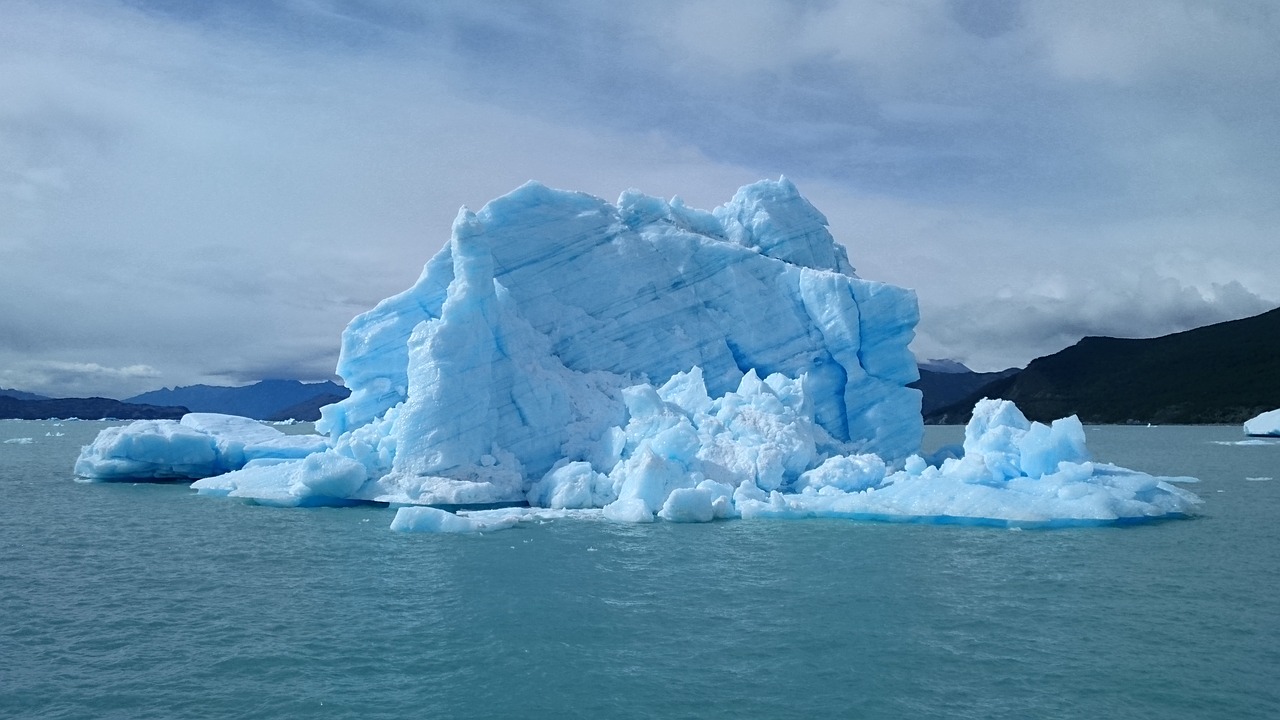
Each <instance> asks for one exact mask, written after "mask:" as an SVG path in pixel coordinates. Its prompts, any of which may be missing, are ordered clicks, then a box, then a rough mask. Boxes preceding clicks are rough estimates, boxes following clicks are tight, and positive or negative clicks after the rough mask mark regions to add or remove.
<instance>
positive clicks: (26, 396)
mask: <svg viewBox="0 0 1280 720" xmlns="http://www.w3.org/2000/svg"><path fill="white" fill-rule="evenodd" d="M0 397H10V398H14V399H15V400H51V399H52V398H50V397H46V396H44V395H37V394H35V393H29V392H23V391H21V390H8V389H5V388H0Z"/></svg>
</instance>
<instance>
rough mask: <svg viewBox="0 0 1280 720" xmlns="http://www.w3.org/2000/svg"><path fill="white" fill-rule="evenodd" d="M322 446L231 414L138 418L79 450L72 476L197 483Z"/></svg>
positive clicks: (320, 441) (317, 438)
mask: <svg viewBox="0 0 1280 720" xmlns="http://www.w3.org/2000/svg"><path fill="white" fill-rule="evenodd" d="M326 447H327V441H326V439H325V438H324V437H322V436H319V435H285V434H284V433H282V432H280V431H279V430H276V429H275V428H273V427H269V426H267V425H264V424H263V423H260V422H258V421H256V420H250V419H248V418H242V417H237V416H234V415H220V414H216V413H188V414H187V415H184V416H183V417H182V420H181V421H174V420H138V421H135V422H132V423H130V424H128V425H121V426H115V427H109V428H106V429H105V430H103V431H102V432H100V433H98V437H97V438H95V439H94V441H93V443H92V444H91V445H86V446H85V447H84V448H83V449H81V451H80V457H79V458H78V459H77V460H76V465H75V472H76V474H77V475H79V476H81V477H83V478H87V479H90V480H136V479H196V478H205V477H211V476H215V475H220V474H222V473H226V472H230V471H232V470H238V469H240V468H242V467H244V466H245V465H246V464H247V463H249V462H250V461H255V460H267V459H290V458H302V457H306V456H308V455H310V454H312V453H316V452H320V451H322V450H324V449H325V448H326Z"/></svg>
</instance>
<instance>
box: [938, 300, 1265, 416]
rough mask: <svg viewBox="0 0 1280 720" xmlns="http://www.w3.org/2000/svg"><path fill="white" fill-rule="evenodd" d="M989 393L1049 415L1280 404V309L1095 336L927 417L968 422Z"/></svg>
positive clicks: (1205, 411) (1192, 411) (1219, 412)
mask: <svg viewBox="0 0 1280 720" xmlns="http://www.w3.org/2000/svg"><path fill="white" fill-rule="evenodd" d="M982 397H991V398H1002V399H1005V400H1012V401H1014V402H1015V403H1017V404H1018V407H1019V408H1020V409H1021V410H1022V412H1023V414H1025V415H1026V416H1027V417H1028V418H1029V419H1031V420H1039V421H1042V422H1047V421H1049V420H1053V419H1056V418H1060V417H1065V416H1067V415H1076V416H1078V417H1079V418H1080V420H1081V421H1082V422H1086V423H1099V424H1123V423H1156V424H1161V423H1175V424H1176V423H1186V424H1198V423H1228V424H1235V423H1241V422H1244V421H1245V420H1247V419H1249V418H1251V417H1253V416H1255V415H1257V414H1259V413H1261V412H1265V411H1268V410H1272V409H1275V408H1280V308H1277V309H1275V310H1271V311H1269V312H1265V313H1262V314H1261V315H1255V316H1253V317H1248V318H1244V319H1241V320H1231V321H1228V322H1222V323H1217V324H1215V325H1208V326H1205V327H1201V328H1196V329H1194V330H1187V331H1185V332H1179V333H1173V334H1171V335H1164V336H1162V337H1157V338H1148V339H1124V338H1112V337H1086V338H1084V339H1083V340H1081V341H1080V342H1078V343H1076V344H1075V345H1072V346H1071V347H1069V348H1066V349H1065V350H1062V351H1059V352H1057V353H1054V354H1052V355H1047V356H1045V357H1041V358H1037V359H1035V360H1032V361H1031V362H1030V363H1028V364H1027V367H1026V368H1025V369H1023V370H1021V371H1018V372H1016V373H1013V374H1010V375H1008V376H1006V377H1003V378H999V379H996V380H994V381H993V382H991V383H989V384H987V385H985V386H983V387H981V388H978V389H977V390H974V391H973V392H971V393H969V394H968V395H967V396H964V397H962V398H960V399H959V400H957V401H956V402H954V403H951V404H950V405H947V406H945V407H940V408H936V409H934V410H933V411H932V412H926V413H925V422H928V423H934V424H956V423H963V422H966V421H967V420H968V418H969V413H970V411H971V410H972V409H973V405H974V403H975V402H976V401H977V400H978V399H980V398H982Z"/></svg>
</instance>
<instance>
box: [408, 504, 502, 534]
mask: <svg viewBox="0 0 1280 720" xmlns="http://www.w3.org/2000/svg"><path fill="white" fill-rule="evenodd" d="M517 522H518V520H517V518H514V517H505V518H503V519H501V520H497V521H492V522H485V521H483V520H477V519H474V518H470V517H462V516H461V515H455V514H453V513H451V512H445V511H444V510H440V509H438V508H433V507H426V506H421V505H419V506H413V507H402V508H400V509H399V510H397V511H396V516H395V519H393V520H392V521H391V529H392V530H396V531H398V532H434V533H477V532H486V531H493V530H505V529H507V528H509V527H512V526H513V525H515V524H516V523H517Z"/></svg>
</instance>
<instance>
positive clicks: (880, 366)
mask: <svg viewBox="0 0 1280 720" xmlns="http://www.w3.org/2000/svg"><path fill="white" fill-rule="evenodd" d="M826 224H827V223H826V219H825V217H823V216H822V214H821V213H820V212H818V211H817V209H815V208H814V207H813V206H812V205H811V204H809V202H808V201H807V200H805V199H804V198H803V197H802V196H801V195H800V194H799V192H798V190H796V188H795V186H794V185H792V184H791V183H790V182H788V181H786V180H785V179H783V180H779V181H776V182H774V181H763V182H760V183H756V184H754V185H749V186H746V187H744V188H742V189H741V190H739V191H738V193H737V194H736V195H735V196H734V198H733V199H732V200H731V201H730V202H728V203H726V204H725V205H723V206H721V207H719V208H716V209H715V210H714V211H711V212H708V211H703V210H695V209H692V208H689V207H687V206H685V205H684V204H683V203H682V202H680V201H679V200H678V199H673V200H671V201H669V202H668V201H665V200H662V199H659V198H652V197H648V196H645V195H643V194H640V193H638V192H635V191H628V192H627V193H624V194H623V196H622V197H621V198H620V199H619V201H618V203H617V205H612V204H609V203H607V202H605V201H603V200H600V199H598V198H593V197H591V196H589V195H585V194H583V193H572V192H566V191H560V190H552V189H550V188H546V187H544V186H542V185H538V184H537V183H530V184H527V185H525V186H523V187H521V188H519V189H517V190H515V191H513V192H512V193H509V194H508V195H505V196H503V197H500V198H498V199H496V200H494V201H492V202H490V203H489V204H487V205H486V206H485V207H484V208H482V209H481V210H480V211H479V212H477V213H472V212H470V211H468V210H466V209H465V208H464V209H463V210H462V211H461V212H460V213H459V215H458V218H457V220H456V221H455V223H454V226H453V233H452V237H451V239H450V241H449V243H448V245H446V246H445V248H444V249H442V250H441V252H440V253H438V254H437V255H436V256H435V257H434V258H432V259H431V260H430V261H429V262H428V263H427V265H426V267H425V268H424V270H423V274H422V276H421V278H420V279H419V281H418V282H417V283H416V284H415V285H414V286H413V287H411V288H409V289H408V290H406V291H405V292H403V293H401V294H399V295H396V296H394V297H392V298H388V299H387V300H384V301H383V302H381V303H379V304H378V306H377V307H375V308H374V309H372V310H370V311H368V312H366V313H364V314H362V315H360V316H358V317H357V318H355V319H354V320H352V322H351V323H350V325H349V326H348V327H347V329H346V331H344V333H343V344H342V352H341V356H340V360H339V364H338V372H339V374H340V375H342V377H343V378H344V380H345V381H346V384H347V386H348V387H349V388H350V389H351V395H350V396H349V397H348V398H347V399H345V400H343V401H341V402H339V403H336V404H334V405H330V406H328V407H326V408H325V409H324V411H323V417H322V419H321V422H320V423H318V424H317V428H318V429H319V430H321V431H322V432H325V433H326V436H324V437H321V436H306V437H301V436H289V437H287V438H286V437H285V436H283V435H282V434H280V433H279V432H278V431H276V430H274V429H273V428H269V427H266V426H263V425H261V424H259V423H253V421H247V420H244V419H234V418H225V416H213V415H189V416H187V417H186V418H184V419H183V420H182V421H181V422H177V423H175V422H173V421H164V422H161V421H149V422H148V421H144V422H142V423H135V424H134V425H130V426H127V427H124V428H112V429H109V430H107V431H104V432H103V433H102V434H101V435H100V436H99V437H98V439H97V440H96V441H95V442H94V443H93V445H91V446H88V447H86V448H85V450H84V452H83V453H82V454H81V457H80V459H79V460H78V461H77V464H76V471H77V473H79V474H81V475H83V476H86V477H90V478H96V479H103V480H110V479H119V478H124V477H129V476H135V477H136V476H144V477H151V478H199V479H197V481H196V482H195V483H194V484H193V487H194V488H195V489H196V490H197V491H198V492H200V493H202V494H210V495H224V496H229V497H241V498H246V499H251V500H254V501H256V502H260V503H264V504H270V505H279V506H291V505H307V506H311V505H320V504H349V503H352V502H366V501H367V502H379V503H392V504H400V505H419V506H439V505H449V506H458V505H480V504H494V503H508V504H509V503H523V502H527V503H528V504H530V505H533V506H545V507H549V508H551V509H554V510H570V509H587V508H598V509H599V512H600V513H601V515H602V516H603V517H605V518H607V519H610V520H615V521H628V522H648V521H652V520H654V519H662V520H667V521H686V522H689V521H696V522H702V521H709V520H714V519H719V518H728V517H771V516H800V515H817V514H827V515H831V516H836V515H840V514H844V515H850V516H854V515H866V516H886V517H903V518H917V517H918V518H924V517H933V518H948V517H964V518H986V519H991V520H1002V519H1003V520H1015V521H1019V522H1024V521H1025V522H1052V521H1055V520H1077V519H1087V520H1113V519H1116V518H1140V517H1159V516H1165V515H1173V514H1178V513H1183V512H1185V511H1187V510H1188V509H1189V508H1190V507H1192V506H1193V505H1194V504H1195V502H1197V500H1196V499H1195V496H1194V495H1191V494H1190V493H1187V492H1186V491H1183V490H1180V489H1178V488H1175V487H1173V486H1172V485H1170V484H1169V482H1167V481H1166V480H1169V479H1162V478H1154V477H1152V476H1149V475H1145V474H1142V473H1134V472H1131V471H1127V470H1123V469H1120V468H1115V467H1113V466H1108V465H1101V464H1095V463H1093V462H1091V461H1090V459H1089V457H1088V455H1087V453H1086V451H1085V449H1084V435H1083V430H1082V429H1081V428H1080V424H1079V422H1078V421H1076V420H1075V419H1074V418H1067V419H1063V420H1059V421H1055V422H1054V423H1052V424H1051V425H1042V424H1039V423H1029V422H1027V420H1026V418H1025V417H1023V416H1022V414H1021V413H1020V412H1018V410H1017V408H1016V407H1014V406H1013V405H1012V404H1011V403H1003V402H990V403H987V404H981V403H980V404H979V406H978V408H977V409H976V410H975V413H974V419H973V420H972V421H971V422H970V425H969V427H968V428H967V429H966V439H965V443H964V447H963V448H955V449H953V450H952V451H950V452H947V453H944V454H943V456H940V457H938V458H931V459H930V460H931V462H926V460H925V459H923V458H921V457H919V456H918V455H916V454H914V453H916V452H918V448H919V446H920V441H921V437H922V433H923V424H922V420H921V417H920V394H919V392H918V391H917V390H914V389H911V388H908V387H906V385H907V384H908V383H910V382H912V381H913V380H915V379H916V377H917V373H916V365H915V361H914V357H913V356H912V355H911V353H910V351H909V349H908V344H909V343H910V341H911V339H912V337H913V335H914V328H915V324H916V321H917V319H918V311H917V306H916V300H915V295H914V293H913V292H911V291H909V290H904V289H902V288H897V287H894V286H891V285H887V284H884V283H878V282H874V281H869V280H864V279H862V278H860V277H858V276H857V275H856V273H855V272H854V270H853V267H852V266H851V265H850V264H849V261H848V259H847V257H846V254H845V251H844V248H843V247H842V246H840V245H839V244H838V243H836V242H835V240H834V238H832V237H831V234H830V233H829V232H828V231H827V227H826ZM453 517H462V516H456V515H455V516H453ZM474 522H479V521H478V520H472V521H469V522H462V521H460V520H453V519H450V517H447V516H443V515H440V514H439V513H438V512H434V511H427V510H413V511H406V512H405V519H404V520H402V521H399V522H398V524H397V526H398V527H404V528H410V527H415V528H416V527H437V526H438V527H439V528H445V527H450V528H467V527H470V526H471V524H472V523H474Z"/></svg>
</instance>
